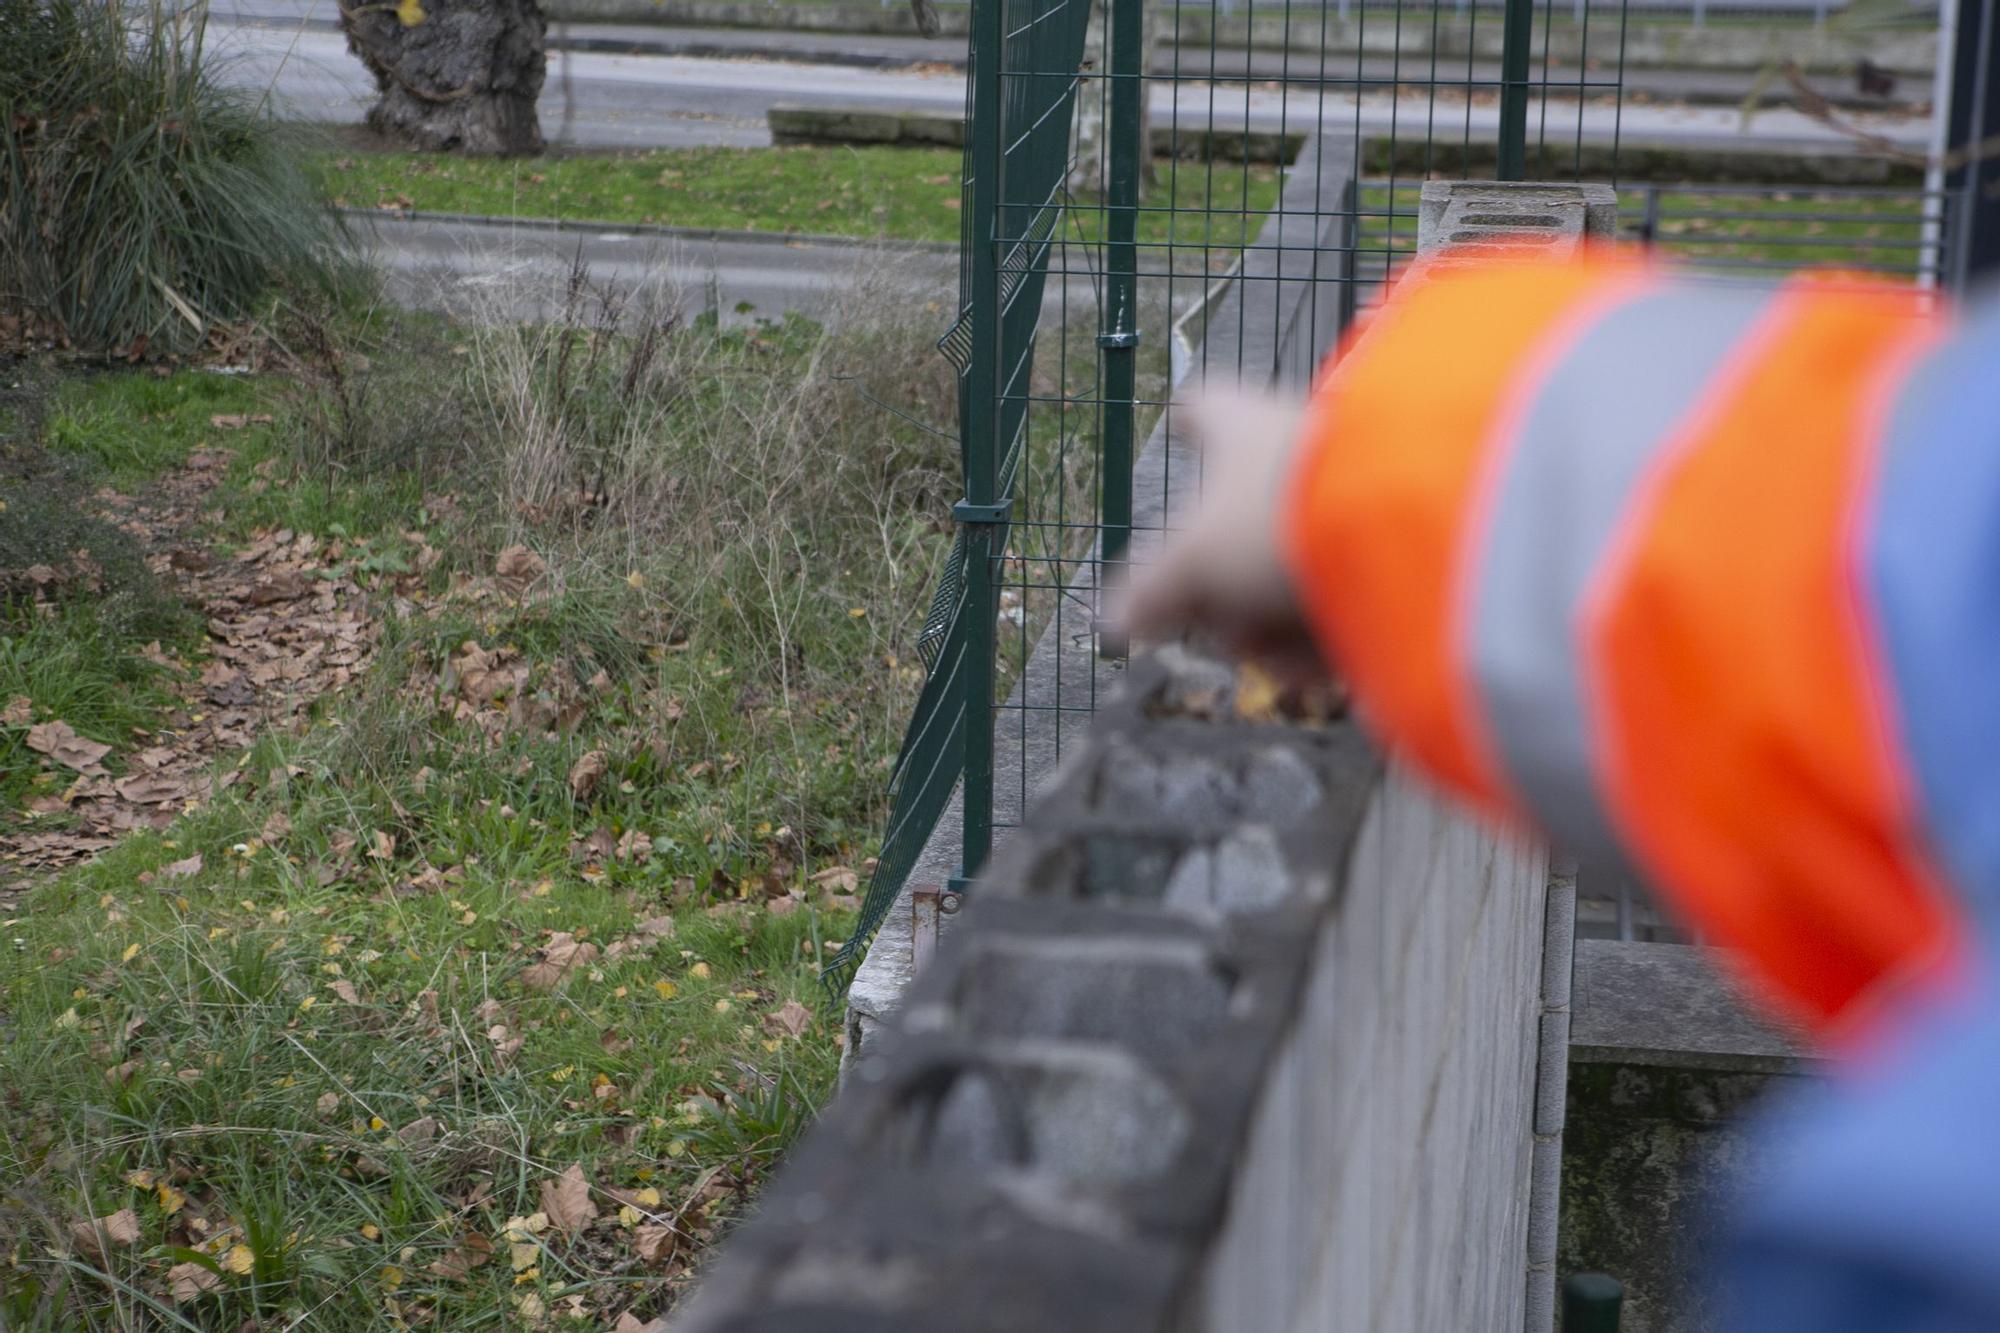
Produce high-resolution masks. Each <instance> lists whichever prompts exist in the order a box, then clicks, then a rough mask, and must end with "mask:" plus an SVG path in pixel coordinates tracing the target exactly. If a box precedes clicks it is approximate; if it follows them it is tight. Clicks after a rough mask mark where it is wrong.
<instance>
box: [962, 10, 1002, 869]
mask: <svg viewBox="0 0 2000 1333" xmlns="http://www.w3.org/2000/svg"><path fill="white" fill-rule="evenodd" d="M1004 8H1005V0H973V5H972V27H973V32H972V50H973V58H972V116H971V120H970V123H969V124H968V126H967V128H968V130H969V131H970V132H971V134H972V141H973V149H972V162H973V168H972V198H971V200H970V203H971V206H972V216H973V218H974V219H975V222H974V226H975V228H976V229H977V230H975V232H974V233H973V238H972V239H973V245H972V254H971V256H970V259H971V266H970V270H969V273H968V277H969V278H970V279H971V288H972V303H971V306H972V312H973V314H972V352H971V359H970V362H969V364H968V365H967V368H966V375H965V384H964V387H963V389H962V391H961V392H962V395H963V397H962V402H963V404H964V406H965V409H966V410H964V411H963V412H962V414H961V417H962V419H961V425H962V431H963V439H964V442H965V499H964V500H962V501H961V502H960V503H959V504H958V505H957V506H956V508H955V509H954V511H953V514H954V517H956V518H957V519H958V520H959V522H960V523H961V524H963V525H964V531H965V582H966V589H965V615H966V627H967V630H968V638H969V643H968V645H967V648H966V655H965V673H964V694H963V695H962V700H963V704H962V706H963V708H964V717H965V722H964V726H965V784H964V788H963V796H962V799H963V802H964V815H965V822H964V839H963V841H962V843H961V852H960V863H959V878H960V880H961V881H963V880H966V879H970V878H971V877H972V876H973V875H975V874H977V873H978V872H979V867H980V866H982V865H983V864H985V862H986V855H987V853H988V852H990V851H991V850H992V849H993V648H994V643H993V639H994V631H993V622H994V616H995V613H996V611H997V610H998V607H997V605H996V603H997V602H998V597H997V596H996V594H995V591H994V586H993V579H994V567H993V562H994V560H995V558H996V557H997V556H999V554H1000V552H998V551H995V550H994V549H993V539H994V537H995V535H996V534H997V533H998V532H999V524H998V523H997V522H996V519H998V518H999V517H1000V516H1001V514H1002V512H1003V511H1002V510H1001V509H1000V507H999V496H998V495H997V494H996V491H997V480H998V478H997V467H998V462H999V460H998V458H997V456H996V441H995V439H994V432H995V430H996V429H997V427H998V424H999V414H998V398H999V392H1000V378H999V377H1000V319H1001V305H1000V266H999V256H998V250H999V246H1000V244H1001V240H1000V231H1001V216H1002V210H1001V207H1000V201H1001V190H1002V188H1003V186H1004V178H1003V175H1002V172H1003V169H1004V167H1005V153H1004V152H1003V150H1002V142H1003V141H1002V138H1001V129H1002V127H1001V124H1000V107H1001V95H1000V91H1001V90H1000V77H1001V67H1002V65H1003V64H1004V62H1005V58H1006V25H1005V23H1004V22H1003V19H1004V17H1005V16H1004V12H1003V11H1004Z"/></svg>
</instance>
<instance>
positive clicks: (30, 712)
mask: <svg viewBox="0 0 2000 1333" xmlns="http://www.w3.org/2000/svg"><path fill="white" fill-rule="evenodd" d="M34 717H35V703H34V700H32V699H30V698H29V697H28V696H27V695H25V694H17V695H15V696H14V697H13V698H11V699H9V700H8V701H7V706H6V707H5V708H0V727H25V726H27V725H28V723H30V722H32V721H33V720H34Z"/></svg>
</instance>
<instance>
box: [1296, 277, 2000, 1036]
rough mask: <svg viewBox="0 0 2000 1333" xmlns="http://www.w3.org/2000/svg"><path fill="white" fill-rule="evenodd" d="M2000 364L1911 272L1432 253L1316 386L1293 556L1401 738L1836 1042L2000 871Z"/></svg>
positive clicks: (1921, 967) (1928, 975) (1927, 971)
mask: <svg viewBox="0 0 2000 1333" xmlns="http://www.w3.org/2000/svg"><path fill="white" fill-rule="evenodd" d="M1987 326H1991V327H1987ZM1982 330H1983V331H1982ZM1982 353H1983V355H1982ZM1996 353H2000V322H1996V321H1994V320H1986V321H1984V324H1983V325H1982V326H1981V328H1980V329H1972V330H1966V329H1960V328H1958V327H1957V326H1956V325H1955V323H1954V321H1953V319H1952V317H1951V316H1949V315H1947V314H1945V313H1943V312H1941V311H1940V310H1939V309H1938V308H1937V306H1936V304H1935V301H1934V298H1931V297H1928V296H1926V295H1925V294H1922V293H1919V292H1917V291H1915V290H1913V289H1910V288H1897V287H1890V286H1886V285H1881V284H1869V283H1862V282H1855V281H1834V280H1829V279H1825V278H1799V279H1795V280H1793V281H1791V282H1788V283H1786V284H1784V285H1783V286H1780V287H1776V288H1772V287H1765V286H1747V285H1741V284H1732V283H1726V282H1721V281H1703V280H1696V279H1690V278H1687V277H1684V276H1679V275H1677V274H1675V273H1674V272H1672V271H1670V270H1668V269H1666V268H1664V267H1662V266H1660V265H1657V264H1655V263H1652V262H1649V261H1647V260H1646V259H1644V258H1642V257H1639V256H1636V255H1629V254H1624V253H1620V252H1609V253H1604V252H1600V253H1597V254H1595V255H1592V256H1590V257H1588V258H1585V259H1583V260H1579V261H1575V262H1566V263H1565V262H1548V261H1538V260H1534V259H1531V258H1525V257H1524V258H1515V259H1502V260H1499V261H1496V262H1492V263H1487V264H1482V265H1479V266H1476V267H1469V268H1460V267H1456V266H1454V267H1449V268H1436V269H1431V268H1427V267H1426V266H1424V265H1419V266H1418V267H1417V268H1416V269H1414V270H1413V271H1412V273H1411V274H1410V275H1408V276H1407V277H1406V278H1405V279H1404V280H1403V281H1402V282H1400V283H1399V285H1398V288H1397V290H1396V291H1395V293H1394V294H1393V295H1392V296H1391V298H1390V299H1389V300H1388V301H1387V302H1386V303H1385V304H1384V306H1383V307H1382V308H1381V309H1380V310H1379V311H1378V312H1377V313H1376V314H1375V316H1374V317H1373V318H1372V320H1371V321H1370V324H1369V326H1368V327H1367V328H1366V329H1365V330H1364V331H1363V332H1362V334H1361V335H1360V336H1358V337H1357V338H1356V339H1355V340H1354V341H1353V342H1352V343H1351V344H1350V345H1349V346H1348V347H1346V348H1345V349H1344V350H1343V353H1342V354H1341V355H1339V356H1338V357H1337V358H1336V359H1335V360H1333V361H1331V362H1330V363H1329V366H1328V368H1327V370H1326V371H1325V372H1323V374H1322V378H1321V382H1320V384H1319V385H1318V386H1317V388H1316V390H1315V392H1314V395H1313V398H1312V402H1311V405H1310V409H1309V412H1308V417H1307V424H1306V428H1305V431H1304V435H1303V438H1302V441H1301V445H1300V448H1299V453H1298V458H1297V461H1296V464H1295V469H1296V470H1295V474H1294V485H1293V486H1292V488H1291V491H1290V493H1289V497H1288V499H1287V502H1286V504H1287V510H1286V515H1285V519H1284V529H1285V545H1286V549H1287V559H1288V562H1289V564H1290V567H1291V569H1292V572H1293V574H1294V577H1295V579H1296V581H1297V584H1298V588H1299V591H1300V599H1301V602H1302V604H1303V605H1304V607H1305V610H1306V613H1307V618H1308V620H1309V621H1310V623H1311V624H1312V626H1313V627H1314V630H1315V632H1316V634H1317V636H1318V637H1319V639H1320V640H1321V642H1322V643H1323V645H1324V646H1325V647H1326V649H1327V651H1328V653H1329V656H1330V657H1331V658H1332V659H1333V660H1334V661H1335V662H1336V663H1337V665H1338V667H1339V669H1340V671H1341V672H1342V674H1343V675H1345V676H1346V678H1347V679H1348V680H1349V682H1350V683H1351V685H1352V687H1353V689H1354V692H1355V695H1356V698H1357V699H1358V700H1359V701H1360V704H1361V706H1362V708H1363V711H1364V713H1365V714H1366V715H1367V717H1368V718H1369V719H1370V721H1371V722H1372V724H1373V725H1374V726H1375V727H1376V728H1377V730H1378V731H1379V733H1380V734H1381V735H1382V736H1383V737H1384V738H1385V740H1386V741H1387V743H1388V744H1389V745H1390V747H1391V748H1392V750H1393V751H1394V752H1395V753H1397V754H1399V755H1401V756H1403V757H1405V758H1407V759H1408V760H1410V761H1412V762H1414V763H1415V764H1416V765H1417V766H1419V767H1421V768H1422V769H1423V770H1425V771H1426V772H1428V773H1429V774H1431V775H1432V776H1434V777H1435V778H1436V779H1438V780H1439V781H1440V782H1442V783H1443V784H1445V785H1446V786H1448V787H1450V788H1451V789H1453V790H1455V791H1457V792H1459V793H1461V794H1463V795H1465V796H1467V797H1469V798H1471V799H1472V800H1474V801H1475V802H1477V803H1479V804H1480V805H1481V806H1483V807H1484V808H1486V809H1487V810H1489V811H1491V812H1493V813H1495V814H1498V815H1501V816H1503V817H1507V818H1511V819H1513V820H1516V821H1519V822H1521V823H1523V824H1527V825H1532V826H1534V827H1537V828H1539V829H1541V830H1543V831H1545V832H1546V833H1548V834H1549V835H1551V836H1553V837H1554V838H1556V839H1557V840H1559V841H1560V842H1562V843H1564V844H1566V845H1568V846H1570V847H1572V848H1574V849H1575V850H1577V851H1578V852H1580V853H1581V854H1583V855H1584V856H1585V857H1586V858H1597V859H1599V860H1600V862H1609V863H1612V864H1617V865H1621V866H1623V867H1625V868H1627V869H1629V870H1631V871H1632V872H1634V873H1636V874H1638V875H1639V876H1640V877H1641V878H1643V879H1644V880H1646V881H1647V882H1649V883H1651V884H1652V885H1654V886H1656V887H1657V888H1658V890H1659V891H1660V892H1662V893H1663V894H1664V895H1665V896H1666V897H1668V898H1669V899H1670V900H1671V901H1672V902H1673V903H1674V904H1675V905H1676V906H1677V907H1678V908H1679V909H1680V911H1681V912H1683V913H1684V914H1685V915H1686V917H1687V918H1689V919H1690V920H1691V922H1692V923H1693V924H1694V925H1695V926H1696V927H1697V928H1698V929H1699V930H1700V931H1701V932H1702V933H1703V934H1704V935H1705V936H1706V937H1707V938H1708V939H1710V940H1711V941H1713V942H1715V943H1717V944H1721V945H1723V946H1726V947H1727V948H1728V949H1729V950H1731V956H1732V957H1734V958H1735V959H1737V960H1738V962H1739V966H1740V967H1741V968H1742V969H1743V970H1744V971H1745V973H1746V974H1747V977H1748V979H1749V980H1750V982H1751V983H1752V984H1753V985H1754V986H1755V987H1756V988H1757V989H1758V990H1760V991H1761V992H1762V993H1763V994H1764V995H1765V996H1766V997H1768V998H1769V999H1770V1000H1771V1001H1772V1002H1773V1003H1774V1004H1776V1005H1777V1006H1779V1007H1780V1008H1781V1009H1782V1010H1784V1011H1785V1012H1786V1013H1788V1014H1790V1015H1791V1016H1792V1017H1794V1018H1795V1019H1797V1020H1798V1021H1800V1022H1801V1023H1803V1024H1804V1025H1806V1026H1807V1027H1809V1028H1811V1029H1813V1030H1814V1031H1816V1032H1818V1033H1819V1034H1821V1035H1822V1036H1824V1037H1827V1038H1830V1039H1831V1038H1838V1037H1839V1036H1840V1035H1841V1034H1842V1033H1844V1032H1848V1031H1852V1030H1855V1029H1858V1028H1860V1027H1862V1026H1864V1025H1865V1022H1866V1018H1867V1016H1868V1015H1869V1014H1870V1013H1871V1012H1874V1011H1876V1009H1877V1008H1878V1006H1880V1005H1882V1004H1883V1003H1885V1002H1887V1001H1888V1000H1890V999H1892V998H1893V997H1895V996H1896V995H1898V994H1899V993H1900V992H1902V991H1903V990H1904V989H1905V988H1906V987H1909V986H1911V985H1913V984H1914V985H1924V984H1929V983H1932V982H1935V981H1937V980H1939V979H1941V978H1943V977H1945V976H1948V975H1950V974H1951V973H1952V972H1953V971H1954V968H1955V966H1956V962H1957V961H1958V960H1959V959H1961V958H1962V956H1963V939H1964V937H1965V931H1964V930H1963V929H1962V928H1961V927H1962V925H1963V923H1964V922H1965V921H1966V920H1967V919H1969V916H1970V915H1971V910H1972V909H1971V907H1970V906H1969V902H1968V898H1969V896H1970V898H1975V899H1976V898H1978V897H1979V896H1980V895H1982V894H1985V893H1987V892H1988V889H1989V888H1991V887H1993V886H2000V830H1995V829H1989V827H1988V826H1989V825H1996V824H2000V806H1995V805H1994V804H1993V803H1992V802H1990V801H1989V802H1979V801H1969V800H1967V799H1966V796H1965V794H1964V790H1963V784H1965V783H1968V782H1971V783H1975V784H1979V783H1983V784H1984V786H1983V787H1979V788H1978V790H1980V791H1982V792H1984V793H1985V794H1986V795H1988V796H1991V797H1994V798H2000V676H1996V675H1994V674H1990V673H1991V672H1992V671H1993V669H1994V668H1996V667H2000V562H1995V563H1993V564H1992V565H1991V566H1990V567H1984V566H1981V565H1980V563H1979V562H1980V560H1981V558H1982V557H1983V556H1984V555H1986V554H1987V553H1988V548H1992V550H1993V551H1996V552H2000V465H1995V464H1992V463H1987V462H1984V461H1974V462H1972V463H1968V462H1967V461H1966V457H1965V456H1967V455H1971V454H1974V453H1984V454H1988V455H1995V454H2000V448H1995V447H1993V446H1994V444H2000V441H1993V442H1992V443H1982V442H1983V441H1985V440H1988V439H1989V438H1990V437H1992V436H1994V435H2000V417H1995V416H1993V415H1992V414H1991V411H1989V410H1987V409H1982V408H1981V407H1980V406H1979V404H1981V403H1989V402H1990V403H1991V404H1992V409H1993V410H2000V388H1996V387H1994V386H1992V385H1989V384H1988V383H1987V381H1994V382H1996V383H2000V360H1996V359H1994V358H1995V354H1996ZM1982 411H1984V412H1986V430H1985V432H1984V434H1979V433H1978V432H1976V431H1975V432H1973V433H1972V434H1970V435H1968V434H1967V432H1966V431H1965V430H1958V429H1955V428H1954V427H1953V422H1954V420H1955V417H1956V416H1963V415H1972V416H1978V415H1980V414H1981V412H1982ZM1954 478H1956V479H1958V480H1956V481H1954V480H1953V479H1954ZM1961 486H1963V487H1970V488H1972V489H1973V490H1975V491H1976V492H1977V496H1976V497H1973V498H1968V497H1966V496H1964V495H1959V494H1955V493H1954V491H1955V489H1957V488H1958V487H1961ZM1940 497H1942V498H1940ZM1940 507H1942V508H1944V509H1949V510H1950V511H1951V512H1950V513H1948V514H1934V513H1933V512H1932V511H1936V510H1938V509H1939V508H1940ZM1933 525H1935V527H1934V529H1933ZM1982 599H1983V601H1982ZM1946 603H1950V605H1946ZM1968 605H1974V606H1984V607H1986V608H1987V609H1988V610H1989V611H1990V612H1991V614H1990V615H1988V616H1987V621H1988V623H1994V624H1995V626H1996V633H1995V635H1994V636H1993V637H1994V638H1995V651H1994V652H1993V654H1992V655H1991V657H1990V659H1988V660H1985V661H1974V660H1972V657H1971V656H1968V654H1970V655H1973V656H1976V655H1977V653H1978V652H1979V651H1981V649H1980V647H1979V645H1977V644H1974V645H1971V646H1967V645H1966V644H1959V643H1956V642H1955V640H1954V636H1956V637H1957V638H1958V639H1964V638H1966V637H1967V636H1968V635H1969V634H1971V633H1972V631H1969V630H1967V629H1966V628H1965V626H1964V624H1963V621H1964V619H1965V617H1966V614H1967V612H1966V609H1965V608H1966V607H1967V606H1968ZM1947 640H1954V641H1953V642H1947ZM1981 667H1983V668H1985V670H1986V671H1987V672H1988V673H1989V674H1987V675H1985V676H1984V679H1985V680H1986V681H1987V682H1988V684H1987V685H1986V687H1985V690H1984V692H1985V693H1986V694H1987V695H1988V696H1990V699H1991V701H1988V700H1985V699H1980V698H1978V697H1977V692H1975V691H1972V690H1968V689H1966V688H1963V687H1962V686H1961V685H1960V684H1959V683H1958V682H1959V681H1960V680H1961V678H1963V677H1964V676H1965V675H1966V674H1967V673H1972V676H1973V678H1974V679H1978V678H1979V676H1978V672H1979V670H1980V668H1981ZM1961 729H1968V730H1966V731H1965V734H1954V733H1955V732H1958V731H1960V730H1961ZM1973 736H1978V737H1981V738H1983V739H1982V740H1980V741H1972V740H1971V737H1973ZM1981 744H1983V745H1985V746H1986V759H1985V761H1984V770H1983V771H1981V772H1979V773H1975V774H1973V775H1972V776H1971V777H1968V776H1967V771H1966V770H1967V765H1968V764H1971V765H1974V766H1975V767H1976V766H1977V764H1978V756H1977V755H1976V754H1975V755H1973V756H1971V757H1970V758H1968V756H1967V753H1966V751H1967V750H1968V749H1969V748H1970V749H1976V748H1977V747H1978V746H1979V745H1981ZM1968 806H1969V807H1970V812H1969V813H1967V812H1966V810H1965V809H1964V808H1963V807H1968ZM1988 843H1992V844H1994V846H1991V847H1989V846H1987V844H1988Z"/></svg>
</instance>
